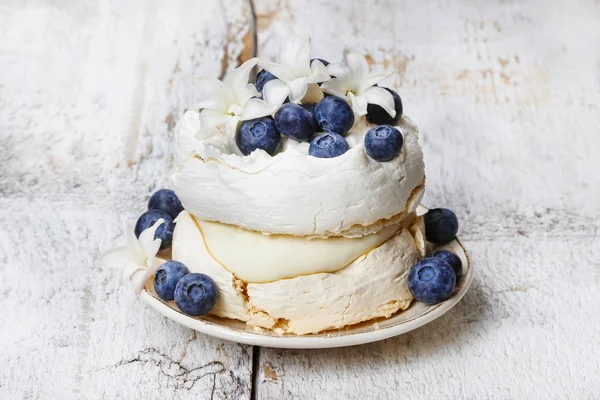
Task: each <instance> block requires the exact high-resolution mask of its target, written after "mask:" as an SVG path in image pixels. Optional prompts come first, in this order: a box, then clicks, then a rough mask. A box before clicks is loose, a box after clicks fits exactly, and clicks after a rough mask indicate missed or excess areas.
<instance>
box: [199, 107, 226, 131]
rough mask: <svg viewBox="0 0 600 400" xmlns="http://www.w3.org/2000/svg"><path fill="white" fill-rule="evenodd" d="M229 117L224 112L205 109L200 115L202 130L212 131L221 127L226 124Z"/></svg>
mask: <svg viewBox="0 0 600 400" xmlns="http://www.w3.org/2000/svg"><path fill="white" fill-rule="evenodd" d="M230 117H231V116H230V115H228V114H227V113H226V112H225V111H218V110H211V109H210V108H205V109H204V110H202V112H201V113H200V122H201V124H202V129H206V130H209V129H212V128H215V127H218V126H221V125H223V124H225V123H227V120H228V119H229V118H230Z"/></svg>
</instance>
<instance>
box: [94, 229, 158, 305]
mask: <svg viewBox="0 0 600 400" xmlns="http://www.w3.org/2000/svg"><path fill="white" fill-rule="evenodd" d="M164 222H165V221H164V220H163V219H162V218H161V219H159V220H158V221H156V222H155V223H154V225H152V226H151V227H150V228H148V229H146V230H144V231H143V232H142V233H141V234H140V237H139V239H138V238H136V237H135V233H134V232H133V227H129V229H128V230H127V244H126V245H125V246H123V247H119V248H116V249H114V250H112V251H110V252H108V253H107V254H105V255H104V256H103V257H102V263H103V264H104V265H107V266H111V267H117V268H120V269H121V283H124V282H127V281H130V282H131V283H132V285H133V291H134V293H135V294H140V292H141V291H142V289H143V288H144V286H145V285H146V281H147V280H148V278H150V277H151V276H152V275H154V273H155V272H156V269H157V268H158V267H160V266H161V265H162V264H163V263H164V262H165V261H164V260H162V259H160V258H157V257H156V254H157V253H158V250H159V249H160V245H161V242H162V241H161V240H160V239H154V234H155V233H156V230H157V229H158V227H159V226H160V225H162V224H163V223H164Z"/></svg>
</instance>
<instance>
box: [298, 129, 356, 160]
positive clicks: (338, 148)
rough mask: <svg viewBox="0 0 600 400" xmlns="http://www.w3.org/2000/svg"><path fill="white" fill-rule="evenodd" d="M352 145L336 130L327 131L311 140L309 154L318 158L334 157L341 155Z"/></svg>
mask: <svg viewBox="0 0 600 400" xmlns="http://www.w3.org/2000/svg"><path fill="white" fill-rule="evenodd" d="M349 148H350V146H348V142H346V139H344V137H343V136H342V135H339V134H337V133H335V132H327V133H324V134H323V135H321V136H317V137H316V138H314V139H313V140H312V142H310V147H309V148H308V154H309V155H311V156H313V157H318V158H333V157H337V156H341V155H342V154H344V153H345V152H347V151H348V149H349Z"/></svg>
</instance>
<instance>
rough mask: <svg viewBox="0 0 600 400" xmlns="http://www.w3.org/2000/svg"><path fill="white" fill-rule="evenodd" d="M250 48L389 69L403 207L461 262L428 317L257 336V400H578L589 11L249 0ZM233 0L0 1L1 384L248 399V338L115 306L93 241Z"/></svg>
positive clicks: (101, 237)
mask: <svg viewBox="0 0 600 400" xmlns="http://www.w3.org/2000/svg"><path fill="white" fill-rule="evenodd" d="M254 8H255V11H256V26H257V28H258V30H259V36H258V41H259V43H258V44H259V55H260V56H264V57H267V58H268V57H274V56H275V54H276V51H277V48H278V46H279V44H280V43H281V41H282V38H284V37H285V36H286V35H288V34H290V33H294V34H297V35H310V36H312V38H313V44H314V46H313V52H314V55H315V56H319V57H323V58H326V59H330V60H335V59H339V58H340V56H341V51H342V48H343V46H344V45H345V44H347V45H351V46H353V47H357V48H359V49H361V50H363V51H365V52H366V53H368V54H369V57H370V60H371V62H372V66H373V68H380V69H393V70H394V71H395V72H396V75H395V76H394V77H393V78H391V79H390V81H389V82H388V84H389V85H390V86H393V87H396V88H398V89H399V92H400V94H401V96H402V98H403V100H404V105H405V110H406V112H407V114H409V115H411V116H412V117H413V118H414V119H415V120H416V121H417V122H418V123H419V125H420V127H421V131H422V135H421V144H422V146H423V148H424V151H425V157H426V159H425V161H426V165H427V167H426V168H427V171H426V172H427V178H428V182H427V195H426V198H425V204H427V205H433V206H437V205H442V206H447V207H449V208H453V209H454V210H455V211H456V212H457V214H458V215H459V217H460V219H461V221H462V227H461V237H462V238H463V241H464V242H465V245H466V247H467V248H468V249H469V250H470V253H471V256H472V260H473V265H474V268H475V270H476V272H477V276H476V280H475V282H474V285H473V287H472V289H471V291H470V292H469V293H468V294H467V296H466V297H465V299H464V300H463V302H462V303H461V305H459V306H458V307H457V308H455V309H454V310H452V311H451V312H450V313H449V314H447V315H446V316H445V317H443V318H441V319H440V320H438V321H435V322H434V323H432V324H430V325H427V326H426V327H423V328H421V329H419V330H417V331H415V332H413V333H410V334H407V335H404V336H401V337H398V338H394V339H390V340H387V341H384V342H381V343H374V344H371V345H366V346H358V347H353V348H349V349H336V350H316V351H285V350H274V349H261V351H260V359H259V360H257V361H258V365H257V368H258V370H257V373H258V374H257V376H256V381H255V383H256V388H255V392H256V397H257V398H259V399H280V398H286V399H287V398H298V399H300V398H302V399H311V398H315V399H322V398H368V399H385V398H449V399H450V398H578V399H579V398H581V399H587V398H589V399H592V398H597V393H598V392H599V391H600V384H599V383H598V379H597V374H598V372H599V368H600V367H599V365H598V359H600V348H599V347H598V346H597V343H598V342H599V340H600V336H599V332H600V329H599V328H600V323H599V322H598V318H596V315H597V309H598V307H599V306H600V296H598V294H597V288H598V285H599V284H600V273H599V271H600V268H599V267H600V262H599V261H598V260H600V252H599V249H600V239H599V233H600V204H599V203H598V201H597V199H598V198H599V195H600V174H598V169H599V167H600V165H599V162H598V158H597V157H596V156H595V152H597V149H598V148H600V134H599V133H600V132H599V129H598V128H597V126H598V115H599V109H598V107H599V106H598V104H600V55H599V54H598V52H597V49H598V48H600V28H599V26H598V23H597V21H598V20H599V19H600V4H599V3H598V2H597V1H592V0H589V1H584V0H577V1H573V2H558V1H551V2H543V1H541V0H533V1H530V2H526V3H522V2H514V1H500V0H497V1H493V2H489V1H486V2H484V1H481V0H479V1H478V0H468V1H444V0H426V1H421V2H399V1H391V0H387V1H386V0H369V1H358V0H351V1H349V0H319V1H308V0H256V1H255V4H254ZM251 14H252V12H251V8H250V6H249V3H248V2H247V1H245V0H244V1H242V0H234V1H229V0H228V1H224V0H222V1H218V0H203V1H192V0H176V1H171V2H161V1H158V0H145V1H143V0H133V1H127V2H123V1H116V0H82V1H73V0H59V1H42V0H33V1H28V2H22V1H15V0H8V1H3V2H1V4H0V224H1V225H2V228H1V229H0V272H2V279H0V304H2V306H3V313H2V314H0V338H1V339H2V340H0V365H2V367H1V368H0V398H2V399H5V398H6V399H21V398H26V399H59V398H60V399H65V398H75V399H79V398H90V399H97V398H98V399H100V398H108V399H119V398H122V399H131V398H145V399H154V398H156V399H158V398H160V399H163V398H169V399H170V398H189V397H194V398H213V397H214V398H232V399H238V398H239V399H243V398H249V397H250V396H251V391H252V384H253V382H252V364H253V362H252V361H253V360H252V357H253V351H252V349H251V348H250V347H248V346H241V345H236V344H232V343H227V342H222V341H219V340H216V339H211V338H209V337H206V336H204V335H201V334H196V333H194V332H193V331H190V330H188V329H185V328H183V327H180V326H178V325H176V324H175V323H173V322H171V321H168V320H166V319H164V318H163V317H161V316H160V315H158V314H157V313H155V312H153V311H152V310H151V309H149V308H148V307H146V306H144V305H143V304H141V303H140V302H136V301H135V299H134V298H133V296H132V295H131V294H130V293H129V292H128V291H127V289H125V288H122V287H120V286H119V284H118V282H117V280H116V279H115V271H112V270H108V269H103V268H100V267H99V266H98V265H97V262H96V261H97V258H98V256H99V254H100V253H101V252H102V251H104V250H105V249H108V248H111V247H114V246H115V245H117V244H119V243H122V242H123V236H122V232H123V230H124V228H125V226H126V223H127V222H129V221H131V220H133V219H135V217H136V216H137V215H138V214H139V213H140V212H141V211H142V210H143V207H144V203H145V201H146V200H147V198H148V195H149V194H150V193H151V192H152V191H154V190H155V189H157V188H159V187H161V186H163V185H164V184H165V183H166V180H167V176H168V171H169V165H170V159H169V143H170V140H171V130H172V127H173V126H174V124H175V123H176V121H177V120H178V118H179V117H180V116H181V115H182V113H183V111H184V110H185V109H186V108H190V107H194V104H195V103H196V102H197V100H198V99H199V98H200V97H202V95H203V93H201V92H200V91H199V90H198V88H197V80H198V78H199V77H200V76H206V75H208V76H217V77H218V76H222V75H223V73H224V72H225V70H227V69H230V68H233V67H235V66H236V65H237V64H239V62H240V61H242V60H244V59H246V58H248V57H249V56H250V55H251V54H252V52H253V51H252V50H253V49H252V47H253V45H254V44H253V35H252V30H251V29H250V28H251V26H252V25H253V21H252V15H251Z"/></svg>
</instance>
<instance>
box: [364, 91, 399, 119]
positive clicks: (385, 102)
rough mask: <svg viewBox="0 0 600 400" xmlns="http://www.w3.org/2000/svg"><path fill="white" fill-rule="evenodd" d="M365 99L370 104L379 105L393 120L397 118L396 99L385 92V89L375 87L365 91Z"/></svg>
mask: <svg viewBox="0 0 600 400" xmlns="http://www.w3.org/2000/svg"><path fill="white" fill-rule="evenodd" d="M363 95H364V97H365V98H366V99H367V102H368V103H370V104H377V105H378V106H380V107H381V108H383V109H384V110H385V111H387V113H388V114H390V116H391V117H392V118H394V117H395V116H396V109H395V108H394V97H393V96H392V94H391V93H390V92H388V91H387V90H385V89H384V88H381V87H378V86H373V87H370V88H368V89H367V90H365V92H364V93H363Z"/></svg>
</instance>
